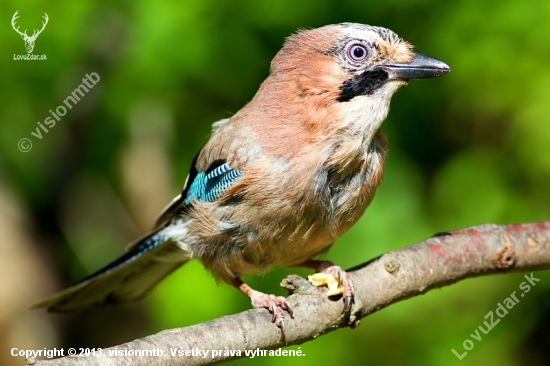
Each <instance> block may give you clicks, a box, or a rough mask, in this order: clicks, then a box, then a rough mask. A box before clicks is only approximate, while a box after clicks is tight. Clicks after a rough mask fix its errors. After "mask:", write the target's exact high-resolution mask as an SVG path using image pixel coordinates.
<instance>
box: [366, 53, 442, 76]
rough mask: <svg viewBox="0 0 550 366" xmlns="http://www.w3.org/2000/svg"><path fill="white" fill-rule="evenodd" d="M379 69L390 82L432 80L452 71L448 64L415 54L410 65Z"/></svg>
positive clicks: (386, 65)
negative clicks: (385, 74) (396, 80)
mask: <svg viewBox="0 0 550 366" xmlns="http://www.w3.org/2000/svg"><path fill="white" fill-rule="evenodd" d="M377 68H380V69H382V70H384V71H386V72H387V73H388V80H395V79H402V80H408V79H431V78H435V77H438V76H441V75H443V74H446V73H448V72H449V71H451V68H450V67H449V66H447V64H446V63H444V62H442V61H439V60H436V59H435V58H432V57H429V56H426V55H423V54H421V53H415V57H414V59H413V61H412V62H410V63H408V64H385V65H380V66H378V67H377Z"/></svg>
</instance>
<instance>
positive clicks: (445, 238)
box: [27, 221, 550, 366]
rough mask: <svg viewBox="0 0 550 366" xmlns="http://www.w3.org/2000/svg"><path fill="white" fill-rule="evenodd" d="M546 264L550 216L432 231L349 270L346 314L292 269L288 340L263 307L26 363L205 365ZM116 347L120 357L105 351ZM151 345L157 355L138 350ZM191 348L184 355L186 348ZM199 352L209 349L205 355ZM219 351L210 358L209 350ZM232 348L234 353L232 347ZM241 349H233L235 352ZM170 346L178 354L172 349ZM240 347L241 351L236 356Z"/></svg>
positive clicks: (287, 280)
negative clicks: (351, 290) (461, 284)
mask: <svg viewBox="0 0 550 366" xmlns="http://www.w3.org/2000/svg"><path fill="white" fill-rule="evenodd" d="M549 268H550V221H544V222H540V223H529V224H516V225H508V226H497V225H493V224H486V225H481V226H476V227H471V228H468V229H464V230H457V231H453V232H446V233H441V234H437V235H435V236H434V237H432V238H429V239H427V240H424V241H422V242H420V243H418V244H414V245H411V246H408V247H405V248H402V249H399V250H396V251H393V252H390V253H387V254H384V255H382V256H380V257H378V258H375V259H373V260H371V261H369V262H367V263H364V264H362V265H360V266H357V267H355V268H353V269H351V270H349V271H348V273H349V274H350V276H351V278H352V280H353V283H354V286H355V304H354V307H353V310H352V314H351V315H350V317H349V318H347V317H346V316H344V315H343V314H342V307H343V303H342V301H341V299H339V298H338V299H329V298H327V297H326V295H325V294H326V289H325V288H314V287H313V286H311V285H310V284H309V283H308V282H307V281H306V280H304V279H303V278H301V277H298V276H295V275H291V276H288V277H287V278H285V279H284V280H283V282H282V283H281V285H282V286H283V287H285V288H287V289H288V290H289V291H290V292H291V293H293V294H292V295H291V296H290V297H289V299H288V300H289V302H290V304H291V305H292V307H293V309H294V319H290V317H289V316H287V317H286V318H285V339H281V331H280V330H279V328H277V327H276V326H275V325H273V324H272V323H271V315H270V314H269V312H267V311H266V310H265V309H252V310H248V311H244V312H242V313H238V314H234V315H231V316H224V317H221V318H218V319H215V320H212V321H209V322H206V323H202V324H197V325H193V326H190V327H186V328H180V329H171V330H166V331H162V332H160V333H157V334H154V335H151V336H148V337H145V338H142V339H137V340H135V341H132V342H128V343H125V344H122V345H120V346H117V347H112V348H108V349H104V350H102V351H101V355H100V354H99V353H96V354H95V355H94V354H90V355H84V356H69V357H64V358H60V359H55V360H46V361H36V360H34V359H27V364H29V365H30V364H34V365H40V366H50V365H71V366H74V365H115V364H116V365H134V366H136V365H161V364H162V365H182V364H185V365H206V364H212V363H221V362H226V361H229V360H232V359H237V358H241V357H245V350H256V349H257V348H259V349H277V348H279V347H284V346H289V345H293V344H300V343H303V342H306V341H309V340H312V339H314V338H316V337H318V336H319V335H322V334H325V333H328V332H331V331H333V330H336V329H338V328H341V327H345V326H352V327H354V326H357V325H358V324H359V320H360V318H361V317H364V316H367V315H369V314H371V313H373V312H375V311H378V310H380V309H383V308H385V307H386V306H389V305H391V304H393V303H396V302H398V301H401V300H404V299H407V298H410V297H413V296H416V295H419V294H422V293H425V292H427V291H429V290H431V289H434V288H438V287H442V286H446V285H450V284H452V283H455V282H457V281H460V280H463V279H466V278H470V277H477V276H482V275H488V274H496V273H508V272H517V271H535V270H542V269H549ZM115 350H118V352H119V355H110V352H113V351H115ZM145 350H148V351H149V352H151V351H153V350H156V351H155V352H156V353H155V355H154V356H144V355H142V354H141V355H140V354H139V353H137V351H140V352H143V351H145ZM193 350H195V353H194V354H189V355H188V356H186V355H185V351H189V353H192V352H193ZM197 350H201V351H203V352H204V351H205V350H209V352H208V354H207V356H206V357H204V358H202V357H201V356H198V355H197V353H196V352H197ZM212 350H218V351H221V353H220V354H218V355H217V356H215V357H213V351H212ZM226 351H233V352H234V353H233V355H231V354H230V352H226ZM237 351H238V352H237ZM173 352H176V353H177V352H180V353H179V354H178V353H177V354H176V355H173ZM238 353H240V355H239V354H238Z"/></svg>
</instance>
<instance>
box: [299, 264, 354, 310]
mask: <svg viewBox="0 0 550 366" xmlns="http://www.w3.org/2000/svg"><path fill="white" fill-rule="evenodd" d="M293 267H303V268H311V269H314V270H315V271H316V272H317V273H315V274H313V275H311V276H308V280H309V282H311V284H312V285H314V286H317V287H319V286H323V285H326V286H327V287H328V289H329V291H328V296H334V295H340V294H342V297H343V299H344V309H343V311H342V312H344V313H347V312H348V311H349V310H350V309H351V304H352V303H353V296H354V289H353V282H351V278H350V276H349V274H347V272H346V271H344V270H343V269H342V268H341V267H340V266H336V265H334V263H332V262H329V261H320V260H315V259H310V260H308V261H305V262H303V263H300V264H297V265H294V266H293Z"/></svg>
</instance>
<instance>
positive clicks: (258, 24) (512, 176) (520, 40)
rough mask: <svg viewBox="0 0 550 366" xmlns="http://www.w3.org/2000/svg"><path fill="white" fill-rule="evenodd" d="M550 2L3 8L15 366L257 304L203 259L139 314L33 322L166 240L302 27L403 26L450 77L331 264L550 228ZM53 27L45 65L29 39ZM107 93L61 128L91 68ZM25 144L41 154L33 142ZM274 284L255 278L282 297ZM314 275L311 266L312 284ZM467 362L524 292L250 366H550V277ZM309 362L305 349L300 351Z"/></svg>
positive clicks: (409, 110)
mask: <svg viewBox="0 0 550 366" xmlns="http://www.w3.org/2000/svg"><path fill="white" fill-rule="evenodd" d="M549 8H550V2H548V1H543V0H532V1H529V2H527V1H524V2H522V1H515V0H498V1H497V0H494V1H488V0H476V1H474V0H459V1H453V2H440V1H433V0H415V1H410V0H409V1H405V0H386V1H360V0H353V1H352V0H338V1H336V0H303V1H290V0H279V1H268V0H263V1H252V0H233V1H231V2H229V1H227V2H222V1H214V0H200V1H198V0H197V1H166V0H162V1H155V2H153V1H119V2H116V3H115V2H111V1H74V2H68V1H65V2H56V1H32V0H31V1H26V2H22V1H14V0H7V1H2V2H1V3H0V69H1V70H2V71H1V72H0V232H1V233H2V240H1V241H0V364H2V365H21V364H23V363H24V360H23V359H22V358H18V357H12V356H10V350H11V348H13V347H17V348H19V349H44V348H46V349H51V348H53V347H58V348H59V347H64V348H65V349H67V348H68V347H76V348H78V347H85V348H95V347H101V348H105V347H109V346H114V345H117V344H120V343H123V342H127V341H131V340H133V339H136V338H140V337H144V336H146V335H149V334H152V333H154V332H158V331H161V330H163V329H168V328H176V327H183V326H188V325H192V324H196V323H200V322H204V321H208V320H211V319H214V318H217V317H220V316H222V315H227V314H233V313H236V312H240V311H243V310H247V309H249V308H250V304H249V302H248V300H247V299H246V298H245V297H244V296H242V295H241V294H240V293H238V291H236V290H234V289H233V288H230V287H229V286H226V285H221V286H217V285H216V283H215V281H214V279H213V278H212V276H211V275H210V274H209V273H207V272H206V271H205V270H204V269H203V267H202V266H201V265H200V264H199V263H190V264H187V265H186V266H184V267H182V268H180V269H179V270H178V271H177V272H175V273H174V274H173V275H171V276H169V277H168V278H167V279H166V280H165V281H163V282H162V283H161V284H160V285H159V286H157V287H156V288H155V289H154V290H153V291H152V292H151V294H150V295H149V296H148V297H147V298H146V299H144V300H143V301H140V302H138V303H135V304H131V305H127V306H120V307H107V308H101V309H92V310H89V311H85V312H82V313H79V314H72V315H58V314H47V313H45V312H44V311H41V310H33V311H31V310H28V309H27V307H28V305H30V304H31V303H32V302H34V301H36V300H38V299H40V298H41V297H43V296H46V295H49V294H51V293H53V292H54V291H57V290H60V289H62V288H64V287H66V286H68V285H70V284H71V283H74V282H76V281H77V280H79V279H81V278H82V277H84V276H86V275H87V274H89V273H91V272H92V271H95V270H96V269H98V268H100V267H102V266H103V265H105V264H106V263H108V262H109V261H111V260H112V259H114V258H115V257H117V256H118V255H119V254H121V253H122V252H123V250H124V247H125V245H126V244H127V243H129V242H130V241H132V240H133V239H135V238H137V237H138V236H140V235H142V234H144V233H146V232H147V231H148V230H149V229H150V228H151V226H152V224H153V222H154V219H155V218H156V215H157V214H158V213H159V211H160V210H161V209H162V208H163V207H164V206H165V205H166V204H167V203H168V202H169V201H170V200H171V199H172V198H173V197H174V196H176V195H177V194H179V191H180V190H181V187H182V186H183V183H184V180H185V177H186V174H187V171H188V169H189V166H190V163H191V160H192V158H193V157H194V155H195V153H196V152H197V151H198V150H199V149H200V148H201V147H202V146H203V144H204V143H205V142H206V141H207V139H208V136H209V134H210V124H211V123H212V122H214V121H217V120H219V119H222V118H227V117H229V116H231V115H232V114H233V113H235V112H236V111H238V110H239V109H240V108H241V107H242V106H243V105H244V104H245V103H247V101H249V100H250V99H251V98H252V97H253V95H254V93H255V92H256V90H257V88H258V86H259V85H260V83H261V82H262V81H263V80H264V79H265V77H266V76H267V75H268V70H269V63H270V61H271V59H272V58H273V56H274V55H275V54H276V52H277V51H278V50H279V49H280V47H281V45H282V43H283V41H284V39H285V37H287V36H289V35H290V34H292V33H293V32H295V31H296V30H297V29H300V28H312V27H318V26H323V25H326V24H331V23H340V22H358V23H366V24H371V25H379V26H384V27H387V28H390V29H392V30H393V31H395V32H396V33H398V34H399V35H400V36H402V37H403V38H405V39H407V40H409V41H411V42H412V43H413V44H414V45H415V46H416V49H417V50H418V51H419V52H422V53H425V54H428V55H430V56H433V57H436V58H438V59H441V60H443V61H445V62H446V63H447V64H449V65H450V66H451V68H452V72H451V73H450V74H448V75H445V76H444V77H442V78H438V79H434V80H430V81H426V82H422V81H413V82H411V83H410V85H409V86H408V87H406V88H403V89H402V90H401V91H399V92H398V93H397V95H396V96H395V97H394V99H393V102H392V109H391V111H390V114H389V117H388V119H387V121H386V122H385V124H384V126H383V128H382V130H383V131H384V133H385V134H387V135H388V138H389V141H390V153H389V157H388V160H387V165H386V175H385V178H384V181H383V182H382V185H381V187H380V188H379V189H378V193H377V196H376V198H375V200H374V202H373V204H372V205H371V207H370V208H369V209H368V210H367V212H366V214H365V215H364V216H363V218H362V219H361V221H360V222H359V223H358V224H357V225H356V226H355V227H354V228H353V229H352V230H350V232H348V233H347V234H346V235H345V236H344V237H343V238H342V239H341V240H339V241H338V242H337V243H336V245H335V246H334V247H333V249H332V251H331V252H330V253H329V254H328V256H327V258H328V259H330V260H332V261H334V262H336V263H337V264H339V265H341V266H342V267H343V268H349V267H352V266H354V265H357V264H359V263H362V262H365V261H367V260H369V259H371V258H373V257H375V256H378V255H380V254H382V253H384V252H387V251H390V250H394V249H397V248H400V247H402V246H405V245H409V244H412V243H415V242H418V241H420V240H423V239H425V238H427V237H429V236H431V235H433V234H434V233H436V232H441V231H448V230H453V229H460V228H464V227H468V226H472V225H478V224H484V223H497V224H510V223H518V222H534V221H540V220H547V219H549V217H550V103H549V101H550V12H549V10H550V9H549ZM17 10H18V11H19V15H20V18H19V19H18V20H17V24H18V25H19V26H20V30H23V29H28V32H27V33H28V34H29V35H30V34H32V30H33V29H38V28H40V26H41V22H42V21H43V18H42V17H43V15H44V13H47V14H48V16H49V23H48V25H47V26H46V28H45V30H44V31H43V32H42V34H40V36H39V37H38V38H37V40H36V45H35V48H34V51H33V54H35V55H43V54H45V55H46V56H47V61H22V60H14V56H13V55H25V54H26V51H25V47H24V42H23V41H22V39H21V37H20V36H19V35H18V34H17V33H16V32H15V31H14V30H13V29H12V27H11V25H10V21H11V18H12V16H13V14H14V13H15V11H17ZM92 72H95V73H97V74H98V75H99V77H100V81H99V82H97V84H96V85H95V86H93V88H91V89H90V90H89V92H88V93H87V94H86V95H85V96H84V97H83V98H82V99H81V100H80V101H79V102H78V103H77V104H76V105H75V106H74V107H73V108H72V109H71V110H69V111H68V112H67V114H66V115H65V116H63V117H61V118H60V121H59V122H57V123H56V124H55V126H53V127H52V128H47V129H48V132H47V133H46V132H44V131H43V130H39V131H41V133H42V138H38V137H36V136H34V135H31V132H34V133H35V134H36V130H37V129H38V128H40V126H39V124H38V123H41V124H42V125H45V120H46V118H47V117H51V115H50V112H49V111H50V110H52V111H54V110H55V109H56V108H57V107H58V106H59V105H62V103H63V100H64V99H65V98H67V96H68V95H70V94H71V93H72V92H73V91H74V89H75V88H77V87H78V86H79V84H81V83H82V78H83V77H85V75H86V74H90V73H92ZM23 138H27V139H29V140H30V142H31V143H32V148H31V149H30V151H27V152H23V151H21V150H20V148H23V149H26V148H28V146H29V145H28V143H27V142H24V143H22V145H18V144H19V141H20V140H21V139H23ZM291 272H294V273H295V272H296V271H286V270H276V271H274V272H271V273H269V274H267V275H265V276H263V277H259V276H258V277H251V278H248V279H246V280H247V281H248V282H249V284H251V285H252V287H255V288H257V289H261V290H264V291H266V292H275V293H277V294H280V295H283V294H284V291H283V290H282V289H281V288H279V286H278V284H279V282H280V280H281V279H282V278H283V277H284V276H285V275H287V274H289V273H291ZM298 273H299V274H301V275H307V273H308V272H307V271H298ZM534 276H535V277H536V278H539V279H540V282H538V283H537V285H536V286H535V287H534V288H533V289H532V291H531V292H529V293H528V294H526V296H525V297H524V298H520V300H521V301H520V302H519V303H518V304H517V305H516V306H515V307H514V308H513V309H511V310H510V312H509V314H507V315H506V317H505V318H503V319H502V320H501V322H500V323H499V324H498V325H497V326H496V327H495V328H494V329H493V330H492V331H491V332H490V333H489V334H487V335H483V334H482V340H481V341H474V348H473V349H472V350H471V351H469V353H468V354H467V355H466V356H465V357H464V358H463V359H462V360H461V361H460V360H459V359H458V358H457V357H456V356H455V355H454V354H453V353H452V352H451V349H455V350H456V351H457V353H459V354H462V353H463V352H464V351H465V349H464V347H463V342H464V340H466V339H471V338H470V334H471V333H473V332H475V330H476V328H477V327H478V326H480V325H483V321H484V320H485V319H484V317H485V315H486V314H487V313H488V312H489V311H494V310H495V309H496V307H497V304H498V302H502V301H503V300H504V299H505V298H506V297H508V296H509V295H510V294H511V293H512V292H513V291H518V288H519V285H520V283H521V282H523V281H524V278H523V274H521V273H518V274H509V275H499V276H489V277H481V278H475V279H470V280H466V281H463V282H460V283H458V284H455V285H453V286H450V287H445V288H442V289H439V290H435V291H431V292H429V293H428V294H426V295H425V296H419V297H415V298H413V299H410V300H407V301H404V302H401V303H399V304H396V305H393V306H391V307H389V308H387V309H384V310H383V311H380V312H378V313H375V314H373V315H371V316H369V317H367V318H365V319H363V321H362V324H361V326H360V327H358V328H357V329H355V330H351V329H343V330H338V331H335V332H332V333H330V334H328V335H325V336H322V337H320V338H318V339H316V340H314V341H311V342H308V343H305V344H303V345H301V350H302V352H304V353H305V354H306V357H300V358H285V359H284V360H282V359H279V358H269V357H265V358H255V359H243V360H239V361H237V362H235V364H242V365H253V364H258V363H262V364H266V365H276V364H279V363H280V362H285V363H287V364H289V365H297V364H300V365H318V364H329V363H332V364H336V363H341V364H346V365H363V364H366V363H367V362H368V363H369V364H392V365H442V364H445V365H455V364H460V365H462V366H464V365H480V364H499V365H547V364H549V363H550V361H549V358H550V356H549V351H548V350H549V349H550V330H549V329H550V273H549V271H542V272H535V274H534ZM294 348H297V347H294Z"/></svg>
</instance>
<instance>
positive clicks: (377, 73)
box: [336, 69, 388, 102]
mask: <svg viewBox="0 0 550 366" xmlns="http://www.w3.org/2000/svg"><path fill="white" fill-rule="evenodd" d="M386 80H388V73H387V72H386V71H384V70H381V69H378V70H371V71H365V72H364V73H362V74H359V75H356V76H354V77H353V78H351V79H348V80H346V81H344V83H343V84H342V85H341V86H340V88H339V89H340V95H339V96H338V99H336V100H337V101H339V102H348V101H350V100H352V99H353V98H355V97H356V96H359V95H370V94H372V93H374V92H375V91H376V90H377V89H378V88H380V87H381V86H382V85H383V84H384V83H385V82H386Z"/></svg>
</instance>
